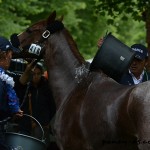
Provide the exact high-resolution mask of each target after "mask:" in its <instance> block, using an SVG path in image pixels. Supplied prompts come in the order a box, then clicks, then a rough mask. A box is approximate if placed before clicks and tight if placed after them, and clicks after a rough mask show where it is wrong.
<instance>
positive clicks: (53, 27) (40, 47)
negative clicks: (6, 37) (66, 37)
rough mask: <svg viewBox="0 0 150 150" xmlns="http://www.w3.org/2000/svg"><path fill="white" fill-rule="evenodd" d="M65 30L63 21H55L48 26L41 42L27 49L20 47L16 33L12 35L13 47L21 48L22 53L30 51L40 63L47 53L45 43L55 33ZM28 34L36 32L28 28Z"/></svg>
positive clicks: (28, 46) (26, 47)
mask: <svg viewBox="0 0 150 150" xmlns="http://www.w3.org/2000/svg"><path fill="white" fill-rule="evenodd" d="M63 28H64V25H63V23H62V22H61V21H58V20H55V21H54V22H53V23H51V24H48V25H47V27H46V29H45V31H44V32H43V33H42V34H41V38H40V40H39V41H37V42H36V43H32V44H30V45H27V46H25V47H20V41H19V39H18V34H16V33H15V34H12V35H11V37H10V41H11V43H12V45H13V46H14V47H16V48H19V49H20V51H23V50H24V51H25V50H28V52H29V53H32V54H35V55H37V56H38V58H37V60H36V61H37V62H38V61H39V60H40V59H41V58H42V56H43V54H44V52H45V44H44V42H45V41H46V40H47V39H48V38H49V37H50V35H51V34H54V33H55V32H57V31H60V30H62V29H63ZM26 32H27V33H29V34H31V33H32V32H34V30H30V28H27V29H26ZM37 62H36V63H37Z"/></svg>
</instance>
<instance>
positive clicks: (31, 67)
mask: <svg viewBox="0 0 150 150" xmlns="http://www.w3.org/2000/svg"><path fill="white" fill-rule="evenodd" d="M34 61H35V60H32V61H31V62H30V63H28V64H27V66H26V69H25V72H31V71H32V69H33V68H34Z"/></svg>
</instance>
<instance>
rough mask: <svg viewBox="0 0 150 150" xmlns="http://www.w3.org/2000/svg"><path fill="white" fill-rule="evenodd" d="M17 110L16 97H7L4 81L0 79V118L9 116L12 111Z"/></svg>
mask: <svg viewBox="0 0 150 150" xmlns="http://www.w3.org/2000/svg"><path fill="white" fill-rule="evenodd" d="M18 110H19V101H18V99H13V100H9V99H8V95H7V90H6V83H5V82H4V81H2V79H0V120H3V119H5V118H7V117H9V116H11V115H12V114H13V113H16V112H18Z"/></svg>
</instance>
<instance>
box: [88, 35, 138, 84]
mask: <svg viewBox="0 0 150 150" xmlns="http://www.w3.org/2000/svg"><path fill="white" fill-rule="evenodd" d="M134 56H135V52H133V51H132V49H131V48H130V47H128V46H127V45H125V44H124V43H122V42H121V41H120V40H118V39H117V38H115V37H114V36H113V35H111V34H110V33H109V34H108V35H107V36H106V37H105V38H104V41H103V44H102V45H101V47H100V48H99V49H98V51H97V53H96V55H95V57H94V59H93V61H92V63H91V65H90V71H95V70H98V69H101V70H102V71H103V72H104V73H105V74H106V75H108V76H109V77H111V78H113V79H114V80H116V81H119V80H120V78H121V76H122V75H123V74H124V73H125V72H126V71H127V69H128V68H129V66H130V65H131V62H132V60H133V58H134Z"/></svg>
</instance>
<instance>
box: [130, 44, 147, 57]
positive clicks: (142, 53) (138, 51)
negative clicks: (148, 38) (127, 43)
mask: <svg viewBox="0 0 150 150" xmlns="http://www.w3.org/2000/svg"><path fill="white" fill-rule="evenodd" d="M131 49H132V50H133V51H134V52H135V58H137V59H140V60H143V59H145V58H147V57H148V49H147V48H146V47H145V46H144V45H142V44H134V45H132V46H131Z"/></svg>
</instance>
